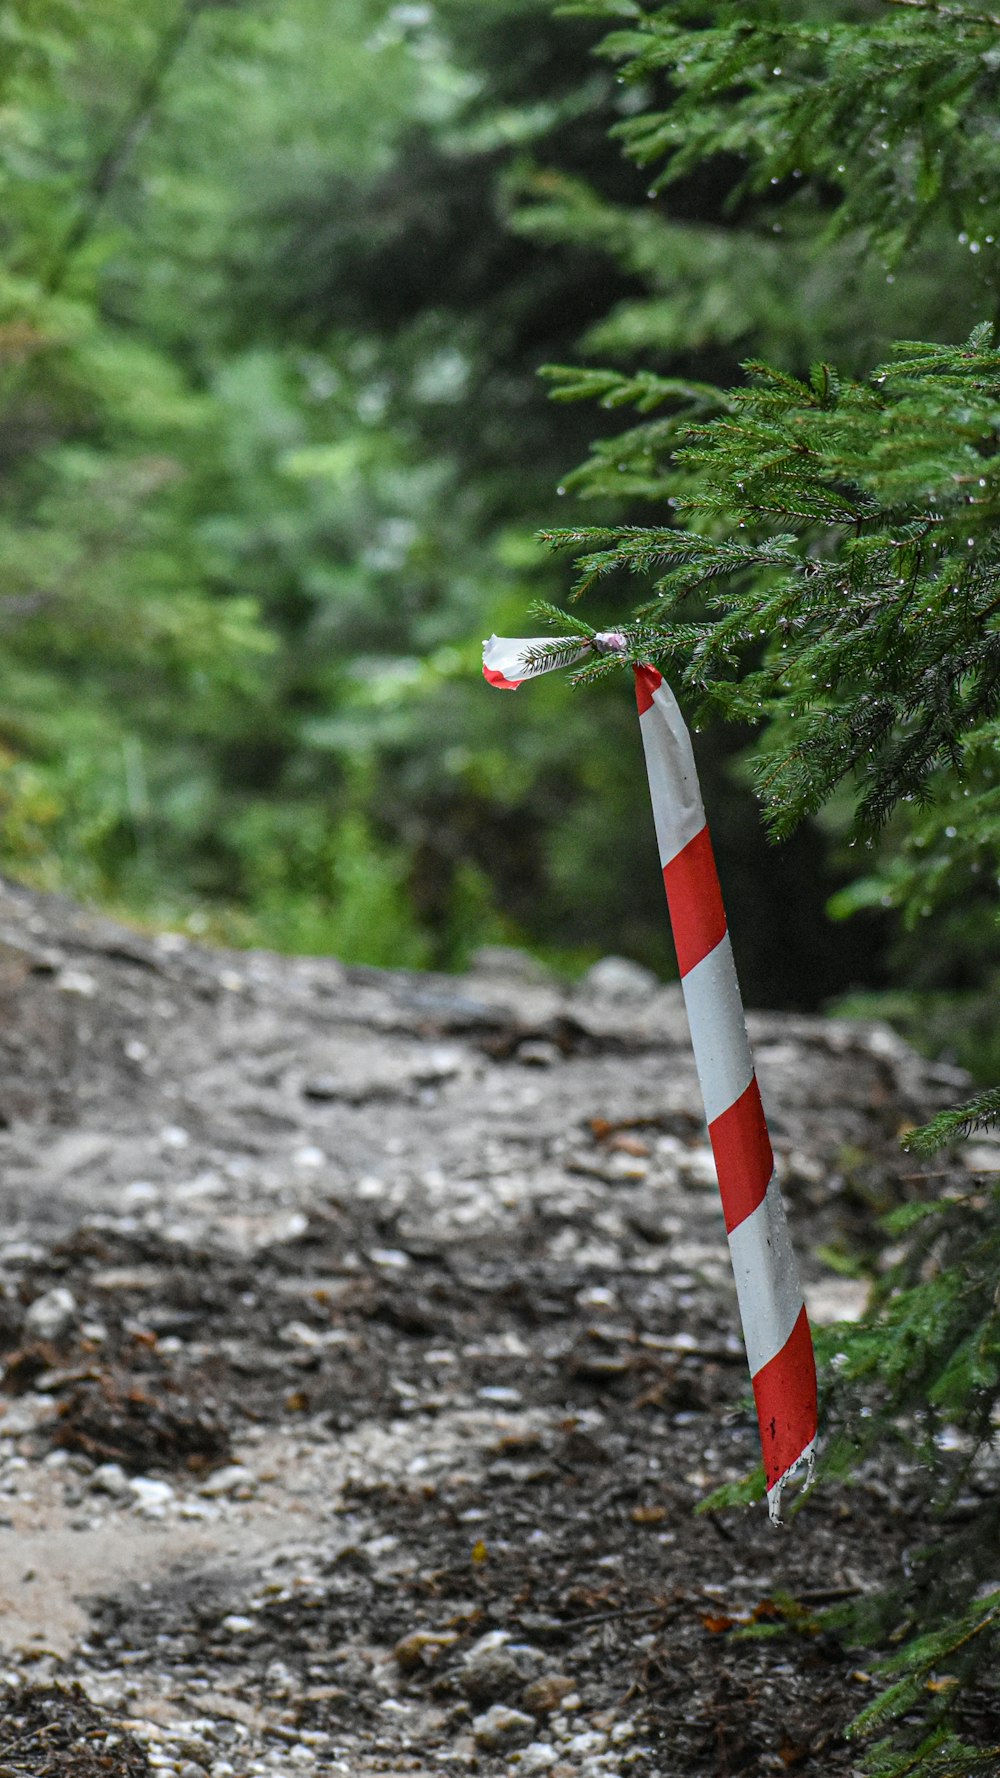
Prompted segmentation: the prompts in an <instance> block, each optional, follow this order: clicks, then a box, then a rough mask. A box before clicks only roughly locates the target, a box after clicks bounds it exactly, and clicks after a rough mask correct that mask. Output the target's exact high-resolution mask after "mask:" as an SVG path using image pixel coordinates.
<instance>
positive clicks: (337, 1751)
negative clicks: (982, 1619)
mask: <svg viewBox="0 0 1000 1778" xmlns="http://www.w3.org/2000/svg"><path fill="white" fill-rule="evenodd" d="M630 970H631V966H628V965H621V964H619V963H616V962H614V961H612V960H608V961H606V962H605V963H604V964H603V965H598V966H597V967H596V969H595V970H594V971H593V972H592V973H591V976H590V978H589V979H588V980H587V982H585V983H584V984H583V985H582V986H581V987H580V988H579V989H577V990H576V991H574V992H573V993H566V992H564V991H562V990H561V989H560V988H559V987H558V986H556V985H554V984H553V983H551V982H550V981H548V980H546V979H545V978H544V976H542V975H541V973H540V972H539V971H538V970H537V969H536V968H535V967H534V966H533V965H531V964H530V963H529V962H528V960H527V959H523V958H519V957H517V956H516V955H515V956H504V955H500V954H496V953H491V954H487V955H484V957H483V958H482V959H481V965H480V967H478V968H477V969H476V970H475V971H474V972H473V973H472V974H470V975H469V976H467V977H465V978H462V979H457V978H443V977H421V976H415V975H408V974H403V973H382V972H376V971H372V970H364V969H346V968H343V967H341V966H340V965H338V964H337V963H336V962H333V961H326V960H313V959H309V960H305V959H290V958H279V957H274V956H270V955H264V954H255V953H254V954H246V955H242V954H241V955H234V954H222V953H216V952H212V951H209V950H205V949H201V948H199V947H197V946H195V945H194V944H191V943H188V942H187V941H186V940H184V939H182V938H179V937H177V936H175V935H170V934H166V935H161V936H160V937H159V938H156V939H149V938H146V937H144V936H141V935H137V934H136V933H134V932H131V931H127V930H125V929H123V928H120V927H117V926H114V925H112V924H111V923H109V922H107V921H105V920H102V919H99V918H97V917H95V916H92V915H87V914H83V913H81V912H79V911H78V910H75V909H73V908H71V907H70V906H69V905H67V904H64V903H61V902H59V901H56V900H54V899H49V898H42V897H38V896H34V895H31V894H28V893H27V892H26V891H23V890H20V889H17V888H15V887H13V886H11V885H6V886H0V999H2V1002H3V1004H2V1008H0V1012H2V1018H0V1057H2V1069H0V1119H2V1129H0V1154H2V1159H3V1168H2V1176H0V1177H2V1183H0V1202H2V1209H3V1213H4V1214H3V1224H2V1227H3V1231H4V1232H3V1238H2V1240H0V1292H2V1294H0V1351H2V1355H3V1360H4V1371H3V1380H2V1387H3V1394H2V1395H0V1651H2V1671H0V1678H2V1680H3V1683H4V1684H5V1685H6V1687H7V1688H8V1689H7V1694H6V1705H5V1710H4V1712H3V1715H2V1720H0V1773H3V1774H4V1775H6V1774H8V1773H10V1774H15V1773H22V1772H23V1773H33V1774H39V1775H42V1778H47V1775H48V1774H50V1773H51V1774H59V1773H66V1774H72V1775H73V1778H91V1775H92V1774H93V1775H96V1774H98V1773H103V1774H106V1773H110V1774H112V1778H134V1775H136V1774H145V1773H148V1772H150V1771H165V1772H172V1773H175V1774H178V1775H181V1778H203V1775H204V1774H211V1778H258V1775H263V1774H268V1775H274V1774H286V1773H287V1774H292V1773H307V1774H308V1773H317V1774H320V1773H322V1774H326V1773H330V1774H335V1773H336V1774H340V1773H345V1774H352V1775H353V1774H359V1775H360V1774H367V1773H381V1774H404V1773H406V1774H427V1775H430V1774H433V1775H434V1778H439V1775H440V1774H444V1773H456V1774H465V1773H472V1772H480V1773H499V1772H504V1773H508V1772H509V1773H523V1774H530V1773H546V1774H550V1775H551V1778H571V1775H575V1774H589V1775H593V1778H596V1775H597V1774H609V1775H613V1774H618V1773H623V1774H624V1773H633V1774H636V1778H654V1775H655V1778H672V1775H673V1774H674V1773H677V1774H684V1778H698V1775H699V1774H705V1775H712V1778H729V1774H736V1773H740V1774H757V1773H761V1774H763V1773H766V1772H783V1771H787V1770H789V1769H792V1770H794V1771H796V1772H800V1773H803V1774H809V1775H810V1778H820V1774H822V1775H823V1778H831V1775H835V1774H839V1773H845V1774H846V1773H850V1772H851V1771H853V1769H854V1768H853V1764H852V1759H853V1757H854V1756H853V1755H852V1753H851V1751H850V1749H849V1748H848V1747H847V1746H846V1745H845V1743H844V1742H843V1739H842V1737H841V1734H840V1729H841V1727H842V1725H843V1723H844V1721H845V1720H846V1719H847V1718H848V1717H849V1716H850V1714H852V1713H853V1712H854V1711H855V1710H856V1709H857V1708H858V1707H859V1706H860V1704H861V1703H862V1702H863V1701H864V1695H865V1689H866V1686H867V1684H868V1681H867V1678H866V1675H865V1674H864V1673H863V1672H861V1671H859V1670H858V1668H857V1666H856V1664H855V1663H856V1660H857V1658H858V1657H857V1656H856V1655H854V1656H852V1655H850V1654H849V1653H845V1652H844V1651H842V1650H841V1649H839V1648H838V1647H837V1646H836V1645H835V1644H833V1643H832V1642H830V1641H829V1640H828V1639H827V1638H826V1637H824V1636H822V1635H819V1636H817V1635H809V1636H802V1635H792V1634H789V1635H788V1636H782V1637H779V1638H768V1639H766V1640H757V1641H753V1640H746V1639H741V1638H740V1637H739V1636H738V1635H737V1632H738V1630H739V1628H740V1626H741V1625H745V1624H747V1623H751V1622H753V1623H757V1624H762V1625H767V1624H769V1623H773V1622H777V1621H780V1619H781V1616H782V1614H783V1613H784V1612H785V1611H786V1609H787V1607H786V1605H785V1604H784V1603H783V1601H784V1600H785V1599H786V1598H787V1597H792V1598H796V1599H798V1600H800V1601H802V1602H804V1603H806V1604H808V1603H810V1602H813V1603H816V1602H819V1601H821V1600H822V1599H823V1598H824V1597H829V1596H830V1595H831V1594H836V1593H838V1592H850V1591H852V1590H855V1589H858V1588H864V1587H866V1586H868V1585H870V1584H872V1583H873V1582H874V1581H875V1580H877V1578H878V1575H879V1573H881V1572H883V1571H884V1568H885V1565H886V1563H889V1562H892V1561H893V1560H894V1558H895V1553H896V1552H897V1551H898V1549H899V1546H900V1544H901V1542H902V1541H904V1540H905V1539H906V1537H907V1536H908V1535H909V1534H910V1532H911V1529H912V1528H911V1527H910V1526H909V1524H908V1521H907V1518H906V1513H905V1510H904V1508H903V1506H901V1504H900V1502H899V1501H898V1500H897V1499H896V1498H895V1497H894V1495H893V1493H892V1491H891V1490H890V1489H889V1488H887V1487H885V1486H884V1485H882V1484H881V1483H880V1482H879V1480H878V1478H872V1477H869V1478H867V1479H866V1480H865V1481H864V1482H863V1483H862V1484H860V1485H859V1486H858V1487H856V1488H855V1489H853V1490H851V1491H850V1493H843V1494H840V1495H837V1496H836V1497H835V1496H833V1495H832V1494H831V1495H829V1496H826V1497H824V1496H823V1495H817V1496H815V1497H814V1499H813V1500H812V1501H811V1502H810V1504H809V1506H808V1508H807V1510H806V1511H805V1512H804V1513H802V1514H801V1515H799V1516H798V1517H796V1518H795V1519H794V1521H793V1523H791V1524H790V1525H789V1526H787V1527H785V1528H784V1529H783V1530H781V1531H779V1532H776V1531H774V1530H773V1529H772V1528H771V1527H770V1526H769V1525H768V1522H767V1518H766V1513H765V1511H764V1509H763V1508H762V1507H760V1506H757V1507H755V1508H752V1509H748V1510H747V1511H745V1512H742V1511H741V1512H738V1513H737V1512H730V1513H726V1514H723V1515H718V1516H711V1517H707V1518H702V1517H695V1516H694V1515H693V1511H692V1509H693V1507H694V1506H695V1505H696V1503H697V1501H698V1500H699V1498H700V1497H701V1496H702V1495H703V1494H704V1492H705V1491H706V1489H708V1488H709V1487H710V1486H714V1485H715V1484H716V1483H718V1482H720V1481H723V1480H725V1479H727V1478H733V1477H736V1476H739V1475H741V1474H743V1473H745V1472H746V1471H747V1470H748V1469H749V1468H750V1467H752V1464H753V1462H754V1460H755V1450H754V1433H753V1427H752V1424H751V1420H750V1417H749V1415H748V1412H747V1404H746V1377H745V1368H744V1362H743V1357H742V1348H741V1345H740V1341H739V1338H738V1325H737V1320H736V1310H735V1300H734V1295H733V1291H732V1286H731V1283H730V1278H729V1269H728V1260H727V1253H726V1246H725V1238H724V1232H723V1229H722V1224H721V1218H720V1215H719V1212H718V1208H717V1202H716V1193H715V1186H714V1175H713V1170H712V1164H711V1155H710V1151H709V1150H708V1147H707V1144H706V1139H705V1134H704V1130H703V1126H702V1123H701V1119H700V1114H699V1102H698V1094H697V1087H696V1083H695V1078H694V1071H693V1065H692V1061H691V1057H690V1052H689V1048H688V1043H687V1035H686V1030H685V1024H684V1017H683V1009H682V1006H681V1003H680V998H679V991H678V990H677V989H676V988H673V987H666V988H662V989H660V990H658V991H657V992H656V993H653V994H650V993H648V992H647V991H646V988H645V986H644V987H643V991H642V992H641V993H637V988H638V986H639V983H638V981H637V979H636V978H635V975H634V972H632V973H630ZM751 1025H752V1030H751V1035H752V1038H753V1041H754V1045H755V1050H756V1055H757V1060H758V1069H759V1074H760V1078H761V1083H762V1088H763V1091H764V1096H765V1101H766V1103H767V1106H768V1110H769V1114H770V1117H771V1121H772V1128H773V1135H774V1139H775V1147H776V1151H777V1153H778V1161H779V1168H780V1172H781V1177H782V1181H783V1184H784V1187H785V1191H786V1196H787V1200H788V1203H789V1208H790V1213H791V1216H792V1222H793V1231H794V1233H795V1236H796V1240H797V1243H798V1246H799V1250H800V1253H801V1255H802V1259H803V1266H804V1270H805V1272H806V1274H807V1276H808V1278H809V1281H810V1283H809V1300H810V1307H811V1308H812V1310H813V1311H814V1313H815V1314H816V1315H817V1317H818V1318H819V1319H821V1320H825V1321H830V1320H834V1319H836V1318H837V1317H838V1316H839V1315H842V1314H846V1315H851V1314H856V1313H857V1311H858V1309H859V1307H860V1303H861V1300H862V1295H863V1293H862V1291H861V1288H860V1286H859V1285H857V1284H856V1283H854V1282H852V1281H850V1280H845V1279H843V1278H842V1277H839V1276H838V1275H836V1274H835V1273H833V1272H831V1271H829V1270H828V1269H826V1267H825V1266H824V1264H823V1259H822V1254H821V1251H820V1250H822V1249H824V1248H826V1249H828V1248H830V1247H837V1246H840V1247H849V1246H850V1245H851V1244H852V1243H854V1242H856V1241H857V1240H858V1239H859V1238H864V1235H865V1233H866V1231H867V1230H868V1229H869V1228H870V1222H871V1217H872V1214H873V1212H875V1211H877V1210H878V1209H879V1208H882V1207H885V1206H886V1205H888V1204H889V1203H892V1202H894V1201H897V1200H898V1198H899V1197H900V1196H901V1195H903V1194H905V1193H906V1192H907V1191H908V1190H912V1189H913V1183H912V1181H908V1180H907V1179H906V1178H905V1177H904V1174H905V1171H906V1168H905V1164H904V1163H903V1162H902V1161H901V1159H900V1156H899V1153H898V1148H897V1146H896V1137H897V1133H898V1131H899V1128H900V1127H901V1125H903V1124H904V1123H905V1122H907V1121H909V1120H910V1119H912V1118H914V1117H918V1116H919V1117H923V1116H926V1115H927V1113H928V1111H929V1110H930V1109H933V1108H934V1107H935V1106H936V1105H937V1104H939V1103H941V1102H942V1101H943V1100H944V1099H947V1098H949V1097H952V1096H954V1093H955V1090H956V1087H957V1086H958V1085H959V1084H960V1083H959V1082H958V1081H957V1080H956V1078H955V1077H954V1076H953V1075H949V1071H947V1070H942V1069H934V1068H931V1067H929V1066H928V1065H927V1064H925V1063H923V1062H921V1061H919V1060H918V1059H917V1058H916V1057H914V1056H913V1055H912V1053H911V1052H909V1051H908V1050H907V1049H906V1047H905V1046H904V1045H903V1044H902V1043H900V1042H899V1040H898V1039H896V1038H895V1037H893V1036H892V1035H891V1034H890V1033H889V1032H887V1031H886V1030H884V1029H882V1028H880V1027H876V1026H854V1025H847V1024H843V1023H839V1024H838V1023H832V1022H831V1023H824V1022H822V1021H819V1020H813V1019H796V1018H791V1017H787V1016H784V1015H782V1016H778V1015H758V1016H757V1017H755V1018H754V1019H753V1020H752V1021H751ZM980 1160H981V1157H980Z"/></svg>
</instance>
